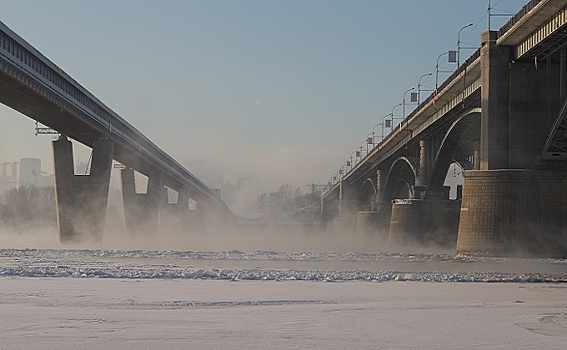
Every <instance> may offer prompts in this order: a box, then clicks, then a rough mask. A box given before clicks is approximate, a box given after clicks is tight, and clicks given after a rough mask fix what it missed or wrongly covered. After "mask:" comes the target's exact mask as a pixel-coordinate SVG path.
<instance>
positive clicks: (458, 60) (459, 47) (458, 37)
mask: <svg viewBox="0 0 567 350" xmlns="http://www.w3.org/2000/svg"><path fill="white" fill-rule="evenodd" d="M472 25H473V24H472V23H469V24H467V25H466V26H464V27H463V28H461V29H459V35H458V36H457V68H459V67H460V66H461V32H462V31H463V29H465V28H468V27H471V26H472Z"/></svg>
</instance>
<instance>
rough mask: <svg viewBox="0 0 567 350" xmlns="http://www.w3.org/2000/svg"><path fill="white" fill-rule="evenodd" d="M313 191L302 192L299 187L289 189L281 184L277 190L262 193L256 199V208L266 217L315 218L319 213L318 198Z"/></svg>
mask: <svg viewBox="0 0 567 350" xmlns="http://www.w3.org/2000/svg"><path fill="white" fill-rule="evenodd" d="M315 197H316V196H315V195H314V194H313V193H303V192H302V191H301V189H299V187H298V188H296V189H295V190H292V189H291V186H290V185H287V184H286V185H281V186H280V187H279V188H278V190H277V191H275V192H270V193H262V194H260V195H259V196H258V198H257V200H256V206H257V207H258V210H260V212H261V213H262V214H263V215H264V217H265V218H267V219H296V220H309V221H312V220H313V219H316V218H317V217H318V215H319V198H315Z"/></svg>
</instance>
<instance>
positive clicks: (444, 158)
mask: <svg viewBox="0 0 567 350" xmlns="http://www.w3.org/2000/svg"><path fill="white" fill-rule="evenodd" d="M479 119H480V108H474V109H472V110H469V111H467V112H466V113H464V114H463V115H461V117H459V119H457V120H456V121H455V122H454V123H453V124H452V125H451V126H450V127H449V130H448V131H447V133H446V134H445V137H444V138H443V141H442V142H441V146H440V148H439V151H438V152H437V156H436V157H435V163H434V165H433V169H432V171H431V176H430V178H429V181H428V183H427V189H426V196H428V197H433V196H435V195H437V194H439V193H440V192H441V189H442V187H443V184H444V183H445V177H446V176H447V171H448V170H449V166H450V165H451V163H453V162H457V160H455V159H454V153H455V150H456V149H457V147H458V146H459V143H460V142H461V139H462V137H463V135H464V134H465V133H466V132H467V131H468V129H469V128H470V127H471V126H472V125H474V124H475V123H476V122H477V121H478V120H479ZM461 166H462V164H461Z"/></svg>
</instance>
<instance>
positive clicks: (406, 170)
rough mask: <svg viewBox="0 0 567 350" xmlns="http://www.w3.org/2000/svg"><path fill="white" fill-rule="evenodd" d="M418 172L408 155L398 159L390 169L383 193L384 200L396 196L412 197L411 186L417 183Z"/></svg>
mask: <svg viewBox="0 0 567 350" xmlns="http://www.w3.org/2000/svg"><path fill="white" fill-rule="evenodd" d="M416 179H417V173H416V170H415V168H414V167H413V165H412V164H411V162H410V161H409V159H408V158H406V157H401V158H399V159H397V160H396V161H395V162H394V163H393V164H392V166H391V167H390V170H389V171H388V176H387V178H386V182H385V185H384V191H383V193H382V196H383V198H382V199H383V201H390V200H392V199H396V198H410V197H411V186H413V185H414V184H415V180H416Z"/></svg>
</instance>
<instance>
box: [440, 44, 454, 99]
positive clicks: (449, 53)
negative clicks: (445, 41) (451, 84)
mask: <svg viewBox="0 0 567 350" xmlns="http://www.w3.org/2000/svg"><path fill="white" fill-rule="evenodd" d="M444 55H447V56H448V59H447V61H448V62H449V63H455V62H457V51H453V50H450V51H446V52H443V53H442V54H440V55H439V57H437V64H436V65H435V91H437V87H438V86H439V84H438V82H439V59H440V58H441V57H443V56H444Z"/></svg>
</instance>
